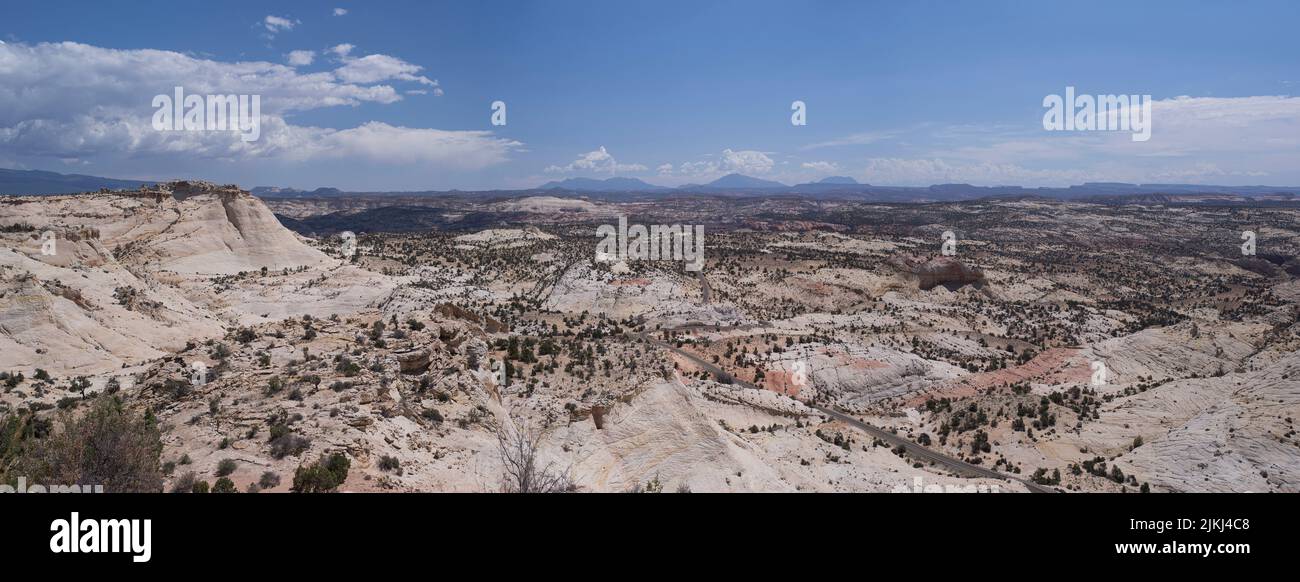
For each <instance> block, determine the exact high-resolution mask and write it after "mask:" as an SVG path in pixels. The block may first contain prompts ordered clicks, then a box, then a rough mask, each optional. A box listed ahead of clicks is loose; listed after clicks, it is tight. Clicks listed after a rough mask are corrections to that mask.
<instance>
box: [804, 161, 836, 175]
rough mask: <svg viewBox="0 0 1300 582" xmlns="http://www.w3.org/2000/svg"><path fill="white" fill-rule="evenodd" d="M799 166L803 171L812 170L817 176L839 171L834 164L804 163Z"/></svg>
mask: <svg viewBox="0 0 1300 582" xmlns="http://www.w3.org/2000/svg"><path fill="white" fill-rule="evenodd" d="M799 166H800V167H801V168H803V169H805V170H812V171H813V172H816V173H819V174H830V173H832V172H838V171H839V170H840V169H839V167H838V166H836V165H835V162H820V161H819V162H804V163H802V164H800V165H799Z"/></svg>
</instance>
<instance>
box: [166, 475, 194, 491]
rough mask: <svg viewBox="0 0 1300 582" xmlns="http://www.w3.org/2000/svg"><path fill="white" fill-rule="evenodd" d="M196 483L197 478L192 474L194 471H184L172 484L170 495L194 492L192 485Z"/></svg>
mask: <svg viewBox="0 0 1300 582" xmlns="http://www.w3.org/2000/svg"><path fill="white" fill-rule="evenodd" d="M197 482H198V476H197V475H195V474H194V471H186V472H185V473H184V474H182V475H181V476H180V477H177V478H176V480H175V481H173V482H172V493H190V492H192V491H194V485H195V484H196V483H197Z"/></svg>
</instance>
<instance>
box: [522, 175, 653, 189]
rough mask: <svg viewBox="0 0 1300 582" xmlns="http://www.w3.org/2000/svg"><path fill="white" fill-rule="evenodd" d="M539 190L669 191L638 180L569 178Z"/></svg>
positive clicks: (547, 184) (543, 185)
mask: <svg viewBox="0 0 1300 582" xmlns="http://www.w3.org/2000/svg"><path fill="white" fill-rule="evenodd" d="M537 189H538V190H569V191H572V192H657V191H659V190H667V188H664V187H663V186H655V185H654V184H651V183H649V182H645V181H642V180H638V179H636V178H606V179H604V180H597V179H594V178H569V179H567V180H560V181H558V182H547V183H545V184H542V185H541V186H538V188H537Z"/></svg>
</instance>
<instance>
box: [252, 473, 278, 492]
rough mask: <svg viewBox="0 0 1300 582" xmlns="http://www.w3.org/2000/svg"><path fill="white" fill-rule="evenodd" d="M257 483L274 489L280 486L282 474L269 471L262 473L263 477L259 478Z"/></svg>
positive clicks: (265, 487) (264, 487)
mask: <svg viewBox="0 0 1300 582" xmlns="http://www.w3.org/2000/svg"><path fill="white" fill-rule="evenodd" d="M257 485H258V486H259V487H261V488H262V489H273V488H275V487H279V486H280V476H279V475H277V474H275V473H272V472H271V471H267V472H265V473H262V478H261V479H258V480H257Z"/></svg>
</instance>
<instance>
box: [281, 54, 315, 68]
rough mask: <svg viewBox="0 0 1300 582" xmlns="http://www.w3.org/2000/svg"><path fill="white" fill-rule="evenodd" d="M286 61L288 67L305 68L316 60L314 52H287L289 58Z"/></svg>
mask: <svg viewBox="0 0 1300 582" xmlns="http://www.w3.org/2000/svg"><path fill="white" fill-rule="evenodd" d="M286 60H287V61H288V63H289V65H290V66H294V67H305V66H307V65H310V64H311V63H312V61H314V60H316V52H315V51H289V56H288V58H287V59H286Z"/></svg>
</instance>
